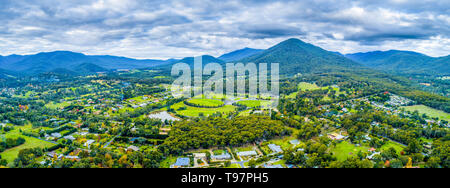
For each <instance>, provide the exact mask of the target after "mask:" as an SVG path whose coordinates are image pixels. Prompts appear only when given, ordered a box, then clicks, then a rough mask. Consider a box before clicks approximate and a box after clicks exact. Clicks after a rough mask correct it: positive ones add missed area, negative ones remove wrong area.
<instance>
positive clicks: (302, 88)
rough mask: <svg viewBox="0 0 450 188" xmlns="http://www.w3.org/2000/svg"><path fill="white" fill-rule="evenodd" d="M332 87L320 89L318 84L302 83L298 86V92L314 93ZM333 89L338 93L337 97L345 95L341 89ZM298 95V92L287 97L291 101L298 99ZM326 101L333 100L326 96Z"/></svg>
mask: <svg viewBox="0 0 450 188" xmlns="http://www.w3.org/2000/svg"><path fill="white" fill-rule="evenodd" d="M330 87H331V86H327V87H319V86H317V85H316V84H311V83H307V82H300V83H299V84H298V90H300V91H313V90H318V89H328V88H330ZM332 89H333V90H335V91H336V95H340V94H344V92H341V91H340V89H339V88H334V87H333V88H332ZM297 93H298V92H294V93H291V94H289V95H287V96H286V97H287V98H289V99H293V98H295V97H297ZM324 100H331V98H330V97H328V96H326V97H325V98H324Z"/></svg>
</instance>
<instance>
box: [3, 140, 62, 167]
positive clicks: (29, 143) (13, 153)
mask: <svg viewBox="0 0 450 188" xmlns="http://www.w3.org/2000/svg"><path fill="white" fill-rule="evenodd" d="M7 137H10V136H7ZM12 137H18V136H12ZM20 137H22V138H24V139H25V143H24V144H22V145H20V146H17V147H14V148H10V149H7V150H5V151H3V152H2V153H1V156H2V159H6V160H7V161H8V162H13V161H14V159H15V158H17V155H18V154H19V151H20V150H23V149H28V148H38V147H39V148H42V149H44V148H49V147H52V146H54V145H55V144H53V143H50V142H46V141H43V140H39V139H37V138H33V137H28V136H23V135H21V136H20Z"/></svg>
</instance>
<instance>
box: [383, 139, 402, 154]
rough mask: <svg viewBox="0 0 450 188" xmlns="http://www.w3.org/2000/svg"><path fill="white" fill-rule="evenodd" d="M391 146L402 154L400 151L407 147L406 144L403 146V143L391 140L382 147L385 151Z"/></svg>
mask: <svg viewBox="0 0 450 188" xmlns="http://www.w3.org/2000/svg"><path fill="white" fill-rule="evenodd" d="M389 148H394V149H395V151H397V153H399V154H400V152H401V151H403V149H404V148H405V146H403V145H401V144H399V143H396V142H391V141H389V142H388V143H386V144H384V145H383V146H381V148H380V149H381V150H382V151H383V150H387V149H389Z"/></svg>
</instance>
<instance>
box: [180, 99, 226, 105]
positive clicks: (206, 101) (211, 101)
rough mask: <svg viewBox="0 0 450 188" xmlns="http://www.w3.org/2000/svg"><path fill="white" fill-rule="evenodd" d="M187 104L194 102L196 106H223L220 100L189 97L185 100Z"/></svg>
mask: <svg viewBox="0 0 450 188" xmlns="http://www.w3.org/2000/svg"><path fill="white" fill-rule="evenodd" d="M187 102H188V103H189V104H194V105H198V106H204V107H220V106H223V105H224V103H223V102H222V101H220V100H215V99H191V100H188V101H187Z"/></svg>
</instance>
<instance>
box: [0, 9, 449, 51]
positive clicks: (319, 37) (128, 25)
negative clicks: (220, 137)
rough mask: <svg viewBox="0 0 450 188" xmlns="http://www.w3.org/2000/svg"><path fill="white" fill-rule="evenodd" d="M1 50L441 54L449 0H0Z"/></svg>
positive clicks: (444, 47) (446, 32) (446, 36)
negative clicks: (283, 45)
mask: <svg viewBox="0 0 450 188" xmlns="http://www.w3.org/2000/svg"><path fill="white" fill-rule="evenodd" d="M0 21H1V22H0V23H2V24H0V54H1V55H9V54H32V53H37V52H42V51H54V50H70V51H76V52H82V53H86V54H108V55H118V56H127V57H133V58H157V59H168V58H181V57H186V56H194V55H195V56H196V55H202V54H210V55H214V56H218V55H220V54H222V53H225V52H229V51H233V50H236V49H240V48H244V47H252V48H261V49H263V48H268V47H270V46H273V45H275V44H276V43H278V42H281V41H283V40H285V39H288V38H292V37H295V38H300V39H302V40H304V41H306V42H309V43H312V44H314V45H317V46H320V47H322V48H324V49H326V50H331V51H339V52H341V53H353V52H360V51H363V52H365V51H373V50H389V49H399V50H414V51H417V52H421V53H425V54H427V55H430V56H444V55H449V54H450V1H448V0H417V1H416V0H388V1H384V2H378V1H373V0H359V1H351V0H315V1H308V0H302V1H298V0H297V1H289V0H286V1H266V0H241V1H240V0H219V1H203V0H185V1H172V0H161V1H160V0H151V1H148V0H142V1H141V0H76V1H67V0H60V1H57V0H23V1H17V0H1V4H0Z"/></svg>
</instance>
